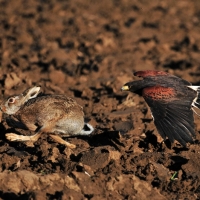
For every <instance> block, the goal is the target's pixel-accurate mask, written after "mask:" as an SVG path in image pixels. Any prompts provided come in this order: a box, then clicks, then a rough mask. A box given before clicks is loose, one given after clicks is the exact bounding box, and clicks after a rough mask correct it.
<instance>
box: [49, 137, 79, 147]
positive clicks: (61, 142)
mask: <svg viewBox="0 0 200 200" xmlns="http://www.w3.org/2000/svg"><path fill="white" fill-rule="evenodd" d="M50 136H51V137H52V138H53V139H54V140H55V141H56V142H58V143H59V144H63V145H65V146H67V147H69V148H71V149H74V148H76V145H74V144H71V143H69V142H67V141H65V140H63V139H62V138H61V137H60V136H58V135H53V134H51V135H50Z"/></svg>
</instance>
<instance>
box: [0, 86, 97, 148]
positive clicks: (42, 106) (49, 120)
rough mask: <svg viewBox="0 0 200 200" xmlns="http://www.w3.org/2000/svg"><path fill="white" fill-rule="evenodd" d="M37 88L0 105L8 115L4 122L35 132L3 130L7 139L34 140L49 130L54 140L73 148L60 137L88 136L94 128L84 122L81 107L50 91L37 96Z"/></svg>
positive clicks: (38, 88)
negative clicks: (18, 132) (23, 133)
mask: <svg viewBox="0 0 200 200" xmlns="http://www.w3.org/2000/svg"><path fill="white" fill-rule="evenodd" d="M39 91H40V87H38V86H34V87H32V88H29V89H27V90H25V91H24V92H23V93H22V94H20V95H17V96H12V97H10V98H8V99H7V100H6V101H4V102H3V103H2V104H1V107H0V108H1V110H2V112H3V113H6V114H8V115H9V116H8V118H7V122H8V125H10V124H11V125H10V126H12V127H15V128H22V129H28V130H31V131H36V134H35V135H32V136H24V135H17V134H14V133H7V134H6V138H7V139H8V140H10V141H32V142H35V141H37V140H38V138H39V137H40V136H41V134H42V133H49V135H50V136H51V137H52V138H53V139H54V140H55V141H57V142H58V143H60V144H64V145H66V146H67V147H69V148H75V147H76V146H75V145H73V144H70V143H69V142H67V141H65V140H63V139H62V138H61V137H68V136H76V135H89V134H90V133H91V132H92V131H93V130H94V129H93V127H92V126H91V125H90V124H88V123H85V122H84V113H83V108H82V107H81V106H80V105H79V104H78V103H77V102H76V101H75V100H74V99H72V98H70V97H66V96H65V95H54V94H53V95H41V96H38V94H39ZM86 127H87V130H85V129H84V128H86Z"/></svg>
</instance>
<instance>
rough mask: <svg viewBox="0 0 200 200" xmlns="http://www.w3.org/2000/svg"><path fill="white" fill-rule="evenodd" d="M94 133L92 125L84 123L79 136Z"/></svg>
mask: <svg viewBox="0 0 200 200" xmlns="http://www.w3.org/2000/svg"><path fill="white" fill-rule="evenodd" d="M93 131H94V128H93V126H92V125H90V124H88V123H85V124H84V127H83V129H82V130H81V132H80V135H89V134H91V133H92V132H93Z"/></svg>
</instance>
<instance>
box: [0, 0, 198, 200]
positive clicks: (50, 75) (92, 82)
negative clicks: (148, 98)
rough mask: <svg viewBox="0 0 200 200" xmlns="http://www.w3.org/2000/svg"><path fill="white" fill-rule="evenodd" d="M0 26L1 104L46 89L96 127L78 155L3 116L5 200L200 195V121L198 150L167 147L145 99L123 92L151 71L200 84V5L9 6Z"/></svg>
mask: <svg viewBox="0 0 200 200" xmlns="http://www.w3.org/2000/svg"><path fill="white" fill-rule="evenodd" d="M0 30H1V31H0V75H1V76H0V91H1V99H3V98H4V97H7V96H9V95H13V94H19V93H20V92H22V91H23V90H24V89H26V88H28V87H30V86H32V85H41V86H42V88H43V91H44V92H45V93H55V94H60V93H62V94H66V95H68V96H72V97H74V98H75V99H76V100H77V101H78V102H79V103H80V104H81V105H82V106H83V107H84V112H85V115H86V118H87V119H88V121H89V123H91V124H92V125H93V126H94V127H95V131H94V133H93V134H92V135H91V136H89V137H86V136H85V137H72V138H68V139H67V140H68V141H70V142H71V143H72V144H76V145H77V148H76V149H74V150H70V149H67V148H65V147H64V146H63V145H60V144H57V143H55V142H54V141H53V140H51V139H50V138H49V137H48V136H47V135H43V136H42V138H41V139H39V140H38V141H37V142H36V143H35V146H34V147H30V146H27V145H26V144H25V143H19V142H9V141H7V140H6V139H5V133H8V132H13V131H14V132H16V133H19V134H20V133H21V134H30V131H25V130H20V129H12V128H9V127H8V126H7V124H6V123H5V121H4V120H3V121H2V124H1V125H0V131H1V136H0V152H1V154H0V162H1V165H0V180H1V184H0V198H1V199H95V200H96V199H138V200H139V199H155V200H156V199H158V200H160V199H200V162H199V161H200V146H199V144H200V134H199V131H200V119H199V117H197V116H195V124H196V127H195V128H196V135H197V137H196V140H195V143H194V144H191V145H189V146H188V148H183V147H181V146H180V145H179V144H178V143H175V144H173V145H172V146H171V145H170V144H169V142H168V141H166V143H161V142H162V139H161V138H160V136H159V135H158V133H157V131H156V129H155V126H154V124H153V121H152V119H151V115H150V112H149V109H148V107H147V105H146V103H145V102H144V100H143V98H141V97H139V96H137V95H134V94H128V93H125V92H121V91H120V88H121V86H122V85H123V84H124V83H126V82H128V81H130V80H133V79H134V77H133V75H132V72H133V71H137V70H146V69H150V70H152V69H156V70H166V71H168V72H170V73H172V74H175V75H177V76H179V77H182V78H184V79H186V80H188V81H190V82H192V83H193V84H200V34H199V33H200V1H197V0H190V1H189V0H188V1H186V0H181V1H174V0H163V1H162V0H154V1H149V0H121V1H119V0H110V1H109V0H101V1H98V0H96V1H92V0H68V1H67V0H57V1H56V0H51V1H47V0H29V1H26V0H18V1H16V0H10V1H7V0H0ZM44 106H45V105H44ZM175 112H176V111H175ZM173 177H174V178H173Z"/></svg>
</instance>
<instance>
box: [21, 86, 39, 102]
mask: <svg viewBox="0 0 200 200" xmlns="http://www.w3.org/2000/svg"><path fill="white" fill-rule="evenodd" d="M40 88H41V87H40V86H34V87H32V88H29V89H27V90H26V91H24V92H23V96H24V97H25V99H26V101H28V100H29V99H33V98H35V97H37V95H38V94H39V92H40Z"/></svg>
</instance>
